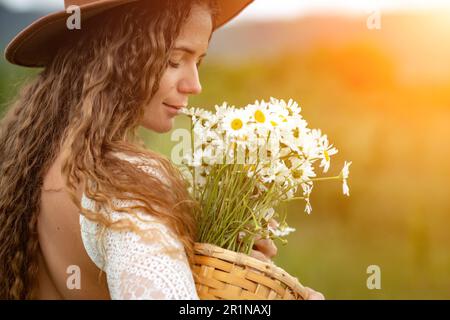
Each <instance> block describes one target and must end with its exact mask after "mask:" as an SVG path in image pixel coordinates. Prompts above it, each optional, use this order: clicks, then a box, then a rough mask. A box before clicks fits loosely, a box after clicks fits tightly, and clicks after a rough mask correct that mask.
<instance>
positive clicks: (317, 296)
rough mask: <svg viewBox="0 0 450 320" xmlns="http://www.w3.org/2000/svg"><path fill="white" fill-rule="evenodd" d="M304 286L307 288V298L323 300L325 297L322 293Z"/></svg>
mask: <svg viewBox="0 0 450 320" xmlns="http://www.w3.org/2000/svg"><path fill="white" fill-rule="evenodd" d="M305 288H306V289H307V290H308V300H325V297H324V295H323V294H322V293H320V292H318V291H315V290H313V289H311V288H308V287H305Z"/></svg>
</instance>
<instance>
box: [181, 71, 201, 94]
mask: <svg viewBox="0 0 450 320" xmlns="http://www.w3.org/2000/svg"><path fill="white" fill-rule="evenodd" d="M179 90H180V91H181V92H182V93H184V94H200V93H201V92H202V85H201V83H200V78H199V74H198V69H197V67H194V68H193V70H192V71H189V73H188V74H186V75H185V77H183V79H182V80H181V81H180V84H179Z"/></svg>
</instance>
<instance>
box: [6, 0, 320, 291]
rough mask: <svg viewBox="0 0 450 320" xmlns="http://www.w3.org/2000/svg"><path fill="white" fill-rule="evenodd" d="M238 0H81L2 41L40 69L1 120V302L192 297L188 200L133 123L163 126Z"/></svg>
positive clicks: (195, 83)
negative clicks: (76, 20) (73, 21)
mask: <svg viewBox="0 0 450 320" xmlns="http://www.w3.org/2000/svg"><path fill="white" fill-rule="evenodd" d="M68 2H70V1H66V7H68V5H69V4H70V3H68ZM248 2H249V1H244V0H240V1H230V0H227V1H225V0H223V1H219V2H217V3H216V2H215V1H212V0H191V1H187V0H183V1H180V0H152V1H124V0H122V1H120V0H116V1H105V0H104V1H93V0H91V1H86V0H84V1H80V3H79V4H80V5H81V6H80V8H81V11H80V13H81V20H80V21H81V25H80V27H81V28H80V29H77V28H75V29H67V27H66V26H68V25H69V24H66V20H67V19H68V16H69V15H68V14H64V13H59V14H57V15H53V16H52V15H50V16H47V18H44V19H41V20H40V21H37V22H36V23H35V24H34V25H31V26H30V27H29V28H28V29H25V31H23V32H22V33H21V34H19V36H18V37H16V38H15V39H14V40H13V41H12V43H10V44H9V46H8V48H7V50H6V57H7V59H8V60H9V61H10V62H12V63H16V64H19V65H25V66H43V67H44V69H43V71H42V72H41V73H40V74H39V75H38V76H37V77H36V79H34V80H33V81H32V82H31V83H30V84H29V85H28V86H27V87H25V88H24V89H23V91H22V93H21V95H20V97H19V98H18V100H17V102H16V103H15V104H14V105H13V106H12V107H11V108H10V110H9V111H8V113H7V114H6V116H5V117H4V118H3V119H2V122H1V132H0V148H1V152H0V179H1V180H0V261H1V265H0V298H3V299H33V298H37V299H109V298H111V299H198V296H197V294H196V292H195V286H194V282H193V276H192V273H191V271H190V270H191V269H190V266H191V265H192V259H193V244H194V235H195V224H194V219H193V215H192V209H193V205H194V202H193V201H192V199H190V197H189V194H188V193H187V191H186V185H185V184H184V183H183V180H182V178H181V175H180V173H179V172H178V171H177V170H176V168H174V167H173V166H172V165H171V164H170V161H169V160H168V159H166V158H165V157H162V156H161V155H158V154H157V153H154V152H152V151H151V150H147V149H145V146H144V143H143V141H142V140H140V139H139V138H138V136H137V129H138V127H139V126H143V127H145V128H147V129H149V130H152V131H155V132H159V133H162V132H167V131H169V130H170V129H171V128H172V125H173V119H174V117H175V116H176V115H177V113H178V111H179V108H181V107H183V106H186V105H187V104H188V98H189V96H190V95H194V94H199V93H200V92H201V85H200V82H199V78H198V69H197V68H198V66H199V64H200V63H201V60H202V58H203V57H204V55H205V53H206V50H207V48H208V44H209V40H210V37H211V35H212V32H213V31H214V30H215V29H217V28H218V27H219V26H221V25H222V24H224V23H225V22H227V21H228V20H229V19H231V18H232V17H233V16H234V15H236V14H237V13H238V12H239V11H240V10H242V9H243V8H244V7H245V6H246V5H247V4H248ZM76 12H77V11H76V10H75V11H74V14H76ZM58 28H59V29H58ZM80 213H81V214H80ZM255 249H256V250H258V251H259V252H260V253H259V256H258V253H254V255H255V256H257V257H259V258H271V257H272V256H273V255H274V254H275V252H276V247H274V245H273V243H271V242H267V241H259V242H258V243H257V244H256V245H255ZM255 252H256V251H255ZM261 254H263V255H261ZM264 255H265V256H264ZM103 271H104V272H103ZM311 297H312V298H321V297H322V296H321V295H320V294H319V293H315V292H314V291H313V290H311Z"/></svg>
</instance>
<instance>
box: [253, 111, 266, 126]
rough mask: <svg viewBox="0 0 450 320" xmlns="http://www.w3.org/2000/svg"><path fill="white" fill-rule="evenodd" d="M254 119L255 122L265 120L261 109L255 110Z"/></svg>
mask: <svg viewBox="0 0 450 320" xmlns="http://www.w3.org/2000/svg"><path fill="white" fill-rule="evenodd" d="M255 120H256V122H260V123H264V122H266V116H265V115H264V112H262V111H261V110H256V111H255Z"/></svg>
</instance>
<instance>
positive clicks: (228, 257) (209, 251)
mask: <svg viewBox="0 0 450 320" xmlns="http://www.w3.org/2000/svg"><path fill="white" fill-rule="evenodd" d="M194 250H195V251H196V253H200V254H204V255H208V256H212V257H216V258H219V259H222V260H225V261H228V262H231V263H234V264H238V265H248V266H250V267H252V268H255V269H256V270H258V271H261V272H263V273H266V274H269V275H270V276H272V277H273V278H275V279H277V280H279V281H280V282H282V283H284V284H285V285H287V286H289V287H290V288H291V289H292V290H294V291H295V292H297V293H299V294H300V295H301V296H302V297H303V299H305V300H306V299H307V298H308V295H309V293H308V290H307V289H306V288H305V287H304V286H303V285H302V284H301V283H300V282H299V280H298V279H297V278H296V277H293V276H291V275H290V274H289V273H287V272H286V271H285V270H284V269H282V268H280V267H278V266H276V265H275V264H273V263H267V262H264V261H261V260H258V259H256V258H253V257H251V256H249V255H247V254H244V253H240V252H235V251H231V250H228V249H224V248H221V247H219V246H217V245H214V244H210V243H200V242H195V244H194Z"/></svg>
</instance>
